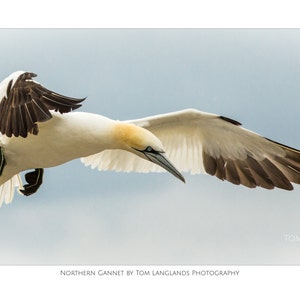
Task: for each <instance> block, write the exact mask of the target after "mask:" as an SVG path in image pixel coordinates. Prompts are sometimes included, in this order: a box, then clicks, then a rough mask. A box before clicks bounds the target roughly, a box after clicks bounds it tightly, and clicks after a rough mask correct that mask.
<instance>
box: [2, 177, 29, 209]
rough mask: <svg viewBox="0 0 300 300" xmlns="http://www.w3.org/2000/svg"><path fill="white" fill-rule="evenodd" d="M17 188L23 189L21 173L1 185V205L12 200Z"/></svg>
mask: <svg viewBox="0 0 300 300" xmlns="http://www.w3.org/2000/svg"><path fill="white" fill-rule="evenodd" d="M15 188H18V190H20V189H23V186H22V180H21V178H20V175H19V174H17V175H15V176H13V177H12V178H11V179H9V180H7V181H6V182H5V183H3V184H2V185H1V186H0V207H1V206H2V204H3V203H5V204H8V203H11V202H12V200H13V197H14V194H15Z"/></svg>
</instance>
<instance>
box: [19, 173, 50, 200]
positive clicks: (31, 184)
mask: <svg viewBox="0 0 300 300" xmlns="http://www.w3.org/2000/svg"><path fill="white" fill-rule="evenodd" d="M43 174H44V169H40V168H39V169H35V170H34V171H33V172H29V173H27V174H25V179H26V181H27V183H28V184H25V185H24V190H20V192H21V193H22V194H23V195H25V196H30V195H32V194H34V193H35V192H36V191H37V190H38V188H39V187H40V186H41V184H42V183H43Z"/></svg>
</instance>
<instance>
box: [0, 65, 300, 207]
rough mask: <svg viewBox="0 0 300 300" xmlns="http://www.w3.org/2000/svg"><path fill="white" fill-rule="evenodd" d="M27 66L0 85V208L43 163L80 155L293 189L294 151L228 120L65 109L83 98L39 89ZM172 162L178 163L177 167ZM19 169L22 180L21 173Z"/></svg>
mask: <svg viewBox="0 0 300 300" xmlns="http://www.w3.org/2000/svg"><path fill="white" fill-rule="evenodd" d="M35 76H36V75H35V74H34V73H31V72H24V71H18V72H14V73H13V74H11V75H10V76H8V77H7V78H6V79H4V80H3V81H2V82H1V83H0V100H1V102H0V132H1V133H0V185H1V186H0V206H1V205H2V203H3V202H4V203H10V202H11V201H12V199H13V196H14V190H15V189H18V190H19V192H20V193H22V194H24V195H26V196H28V195H31V194H33V193H35V192H36V191H37V190H38V188H39V187H40V186H41V184H42V180H43V171H44V168H50V167H54V166H57V165H61V164H63V163H65V162H68V161H70V160H73V159H76V158H81V160H82V162H83V163H84V164H85V165H86V166H91V167H92V168H98V169H99V170H115V171H124V172H162V171H165V170H166V171H168V172H170V173H171V174H173V175H174V176H175V177H177V178H178V179H180V180H181V181H183V182H184V181H185V180H184V177H183V175H182V174H181V172H191V173H192V174H196V173H208V174H211V175H215V176H217V177H218V178H219V179H221V180H228V181H230V182H232V183H234V184H242V185H244V186H247V187H249V188H254V187H256V186H260V187H263V188H266V189H272V188H274V187H278V188H281V189H285V190H292V189H293V185H292V184H291V182H293V183H297V184H299V183H300V151H299V150H297V149H294V148H291V147H288V146H285V145H282V144H280V143H277V142H274V141H272V140H269V139H267V138H264V137H262V136H260V135H258V134H256V133H254V132H251V131H249V130H247V129H244V128H242V127H241V124H240V123H239V122H237V121H234V120H232V119H229V118H226V117H223V116H218V115H215V114H210V113H205V112H201V111H198V110H195V109H186V110H182V111H177V112H172V113H167V114H161V115H156V116H151V117H146V118H143V119H136V120H130V121H115V120H111V119H109V118H107V117H104V116H101V115H98V114H92V113H86V112H71V111H73V110H75V109H77V108H79V107H80V106H81V102H82V101H84V99H75V98H70V97H66V96H62V95H60V94H57V93H55V92H52V91H50V90H48V89H46V88H45V87H43V86H42V85H41V84H39V83H38V82H36V81H34V80H33V79H32V78H33V77H35ZM175 166H176V167H175ZM26 170H30V171H29V172H28V173H26V174H25V180H26V184H25V185H24V186H23V184H22V180H21V177H20V172H22V171H26Z"/></svg>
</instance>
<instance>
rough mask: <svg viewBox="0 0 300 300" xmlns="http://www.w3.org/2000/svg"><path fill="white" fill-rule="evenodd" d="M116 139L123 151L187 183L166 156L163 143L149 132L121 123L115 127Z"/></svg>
mask: <svg viewBox="0 0 300 300" xmlns="http://www.w3.org/2000/svg"><path fill="white" fill-rule="evenodd" d="M114 137H115V139H116V142H117V144H118V145H119V147H120V148H121V149H122V150H126V151H129V152H131V153H133V154H135V155H138V156H139V157H141V158H143V159H146V160H149V161H151V162H153V163H155V164H157V165H159V166H161V167H162V168H164V169H165V170H167V171H169V172H170V173H171V174H173V175H174V176H175V177H177V178H178V179H180V180H182V181H183V182H185V180H184V178H183V176H182V175H181V173H180V172H179V171H178V170H177V169H176V168H175V167H174V166H173V164H172V163H171V162H170V161H169V160H168V159H167V158H166V156H165V155H164V153H165V151H164V149H163V146H162V143H161V141H160V140H159V139H158V138H157V137H156V136H155V135H154V134H153V133H152V132H150V131H149V130H147V129H145V128H142V127H139V126H136V125H133V124H126V123H121V122H119V123H117V124H116V125H115V128H114Z"/></svg>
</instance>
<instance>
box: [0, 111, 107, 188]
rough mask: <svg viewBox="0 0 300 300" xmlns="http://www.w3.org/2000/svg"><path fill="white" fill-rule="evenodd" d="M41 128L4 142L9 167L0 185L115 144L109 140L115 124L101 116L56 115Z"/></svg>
mask: <svg viewBox="0 0 300 300" xmlns="http://www.w3.org/2000/svg"><path fill="white" fill-rule="evenodd" d="M86 120H89V121H88V122H86ZM38 126H39V134H37V135H33V134H30V135H28V136H27V137H26V138H22V137H12V138H10V139H9V141H6V143H5V144H2V143H1V146H2V147H3V152H4V156H5V158H6V162H7V166H6V167H5V168H4V170H3V174H2V176H0V185H1V184H2V183H4V182H5V181H7V180H8V179H9V178H11V177H12V175H15V174H17V173H19V172H22V171H25V170H28V169H34V168H49V167H54V166H57V165H60V164H63V163H65V162H68V161H70V160H73V159H75V158H79V157H82V156H88V155H92V154H95V153H98V152H101V151H103V150H105V149H107V148H111V147H112V145H113V143H112V140H111V139H109V137H110V135H111V132H112V128H113V121H111V120H109V119H108V118H105V117H102V116H100V115H96V114H90V113H84V112H73V113H69V114H64V115H61V114H59V113H55V112H54V113H53V118H52V119H51V120H49V121H47V122H45V123H40V124H38ZM4 139H5V137H4ZM6 140H7V138H6Z"/></svg>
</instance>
